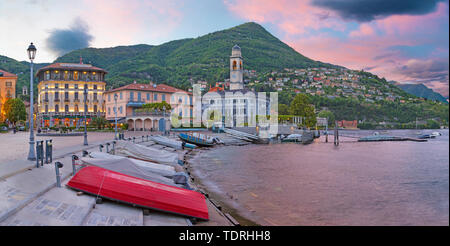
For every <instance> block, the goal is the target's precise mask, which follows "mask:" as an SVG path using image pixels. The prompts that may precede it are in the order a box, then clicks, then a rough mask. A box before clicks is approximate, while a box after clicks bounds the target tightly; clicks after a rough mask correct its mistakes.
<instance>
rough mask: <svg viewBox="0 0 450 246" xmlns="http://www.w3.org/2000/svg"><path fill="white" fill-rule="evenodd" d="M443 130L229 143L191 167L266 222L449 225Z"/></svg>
mask: <svg viewBox="0 0 450 246" xmlns="http://www.w3.org/2000/svg"><path fill="white" fill-rule="evenodd" d="M417 132H418V131H417V130H394V131H388V132H387V133H384V132H383V133H381V134H390V135H395V136H417ZM424 132H432V131H424ZM440 132H441V133H442V134H443V135H442V136H439V137H437V138H435V139H430V140H429V141H428V142H423V143H422V142H410V141H407V142H356V141H355V139H354V138H346V137H341V138H340V139H341V141H342V142H341V144H340V145H339V146H337V147H336V146H334V145H333V143H331V142H332V139H333V138H332V136H331V137H330V138H329V140H331V142H330V143H325V139H324V138H323V137H321V138H320V139H316V140H315V142H314V143H312V144H309V145H301V144H295V143H283V144H281V143H279V144H268V145H246V146H225V147H218V148H214V149H212V150H208V151H202V152H200V153H199V154H198V155H197V156H196V157H195V158H194V161H192V164H191V165H192V167H193V170H194V171H193V173H194V175H196V176H197V177H198V178H200V180H202V183H203V184H205V185H206V186H207V187H209V188H208V189H209V191H210V192H212V193H214V194H215V195H216V196H219V197H221V198H222V199H221V200H222V201H226V203H227V205H228V206H229V207H232V208H233V209H235V210H236V211H237V213H238V214H239V215H240V216H243V217H244V218H246V219H249V220H251V221H254V222H255V223H257V224H260V225H448V224H449V216H448V213H449V132H448V130H440ZM341 134H342V135H347V136H366V135H371V134H373V132H372V131H345V132H342V131H341Z"/></svg>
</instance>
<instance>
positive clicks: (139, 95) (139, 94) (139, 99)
mask: <svg viewBox="0 0 450 246" xmlns="http://www.w3.org/2000/svg"><path fill="white" fill-rule="evenodd" d="M137 97H138V98H137V100H138V102H140V101H141V93H140V92H138V93H137Z"/></svg>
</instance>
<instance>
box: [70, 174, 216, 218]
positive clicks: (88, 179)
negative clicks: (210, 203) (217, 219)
mask: <svg viewBox="0 0 450 246" xmlns="http://www.w3.org/2000/svg"><path fill="white" fill-rule="evenodd" d="M67 186H69V187H70V188H72V189H75V190H79V191H83V192H85V193H88V194H92V195H95V196H99V197H102V198H106V199H110V200H114V201H120V202H123V203H126V204H131V205H133V206H139V207H143V208H150V209H156V210H160V211H165V212H169V213H174V214H180V215H184V216H188V217H192V218H198V219H202V220H208V219H209V214H208V207H207V205H206V200H205V197H204V196H203V194H201V193H199V192H196V191H192V190H187V189H183V188H178V187H173V186H169V185H165V184H160V183H156V182H152V181H149V180H145V179H141V178H137V177H133V176H128V175H125V174H122V173H118V172H114V171H110V170H107V169H104V168H100V167H96V166H88V167H85V168H82V169H81V170H80V171H78V172H77V174H75V176H73V177H72V179H71V180H70V181H69V182H68V183H67Z"/></svg>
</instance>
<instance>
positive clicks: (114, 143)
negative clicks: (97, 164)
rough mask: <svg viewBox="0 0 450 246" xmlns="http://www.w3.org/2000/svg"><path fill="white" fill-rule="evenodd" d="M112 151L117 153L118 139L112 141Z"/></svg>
mask: <svg viewBox="0 0 450 246" xmlns="http://www.w3.org/2000/svg"><path fill="white" fill-rule="evenodd" d="M112 153H113V155H115V154H116V141H113V142H112Z"/></svg>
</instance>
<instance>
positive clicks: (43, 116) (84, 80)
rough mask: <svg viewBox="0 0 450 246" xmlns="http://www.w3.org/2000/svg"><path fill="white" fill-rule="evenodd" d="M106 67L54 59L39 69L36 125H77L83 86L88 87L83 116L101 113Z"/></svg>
mask: <svg viewBox="0 0 450 246" xmlns="http://www.w3.org/2000/svg"><path fill="white" fill-rule="evenodd" d="M106 73H107V72H106V71H105V70H103V69H101V68H98V67H94V66H92V65H90V64H82V63H79V64H78V63H54V64H51V65H49V66H46V67H43V68H41V69H39V70H38V71H37V73H36V77H37V79H38V81H39V84H38V125H40V126H46V127H51V126H79V125H81V124H83V119H84V118H83V115H84V107H85V104H84V89H85V88H87V89H88V95H87V108H88V110H87V113H86V115H87V118H88V124H89V122H90V120H91V119H92V118H95V117H104V116H105V106H104V105H105V102H104V97H103V93H104V92H105V86H106V82H105V81H104V79H105V75H106Z"/></svg>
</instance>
